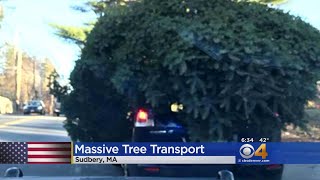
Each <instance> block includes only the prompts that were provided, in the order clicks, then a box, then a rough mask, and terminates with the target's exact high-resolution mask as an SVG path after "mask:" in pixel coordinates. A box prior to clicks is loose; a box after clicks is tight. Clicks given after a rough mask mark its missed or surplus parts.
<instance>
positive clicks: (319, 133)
mask: <svg viewBox="0 0 320 180" xmlns="http://www.w3.org/2000/svg"><path fill="white" fill-rule="evenodd" d="M305 112H306V114H305V118H306V120H308V124H307V125H306V129H301V128H294V127H293V126H292V125H288V126H287V130H286V131H283V132H282V141H283V142H320V109H306V110H305Z"/></svg>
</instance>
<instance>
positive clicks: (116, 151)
mask: <svg viewBox="0 0 320 180" xmlns="http://www.w3.org/2000/svg"><path fill="white" fill-rule="evenodd" d="M237 147H238V143H74V145H73V155H74V156H234V152H235V149H237Z"/></svg>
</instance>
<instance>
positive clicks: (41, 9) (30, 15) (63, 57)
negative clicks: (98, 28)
mask: <svg viewBox="0 0 320 180" xmlns="http://www.w3.org/2000/svg"><path fill="white" fill-rule="evenodd" d="M83 2H84V1H81V0H6V1H4V2H2V4H3V6H4V13H5V14H4V15H5V17H4V20H3V22H2V27H1V29H0V43H1V44H2V43H3V42H13V41H14V39H15V38H14V37H16V35H17V34H19V36H18V37H19V38H18V39H19V46H20V48H21V49H22V50H23V51H25V52H27V53H28V54H29V55H31V56H37V57H39V58H45V57H48V58H49V59H51V61H52V62H53V64H54V65H55V66H56V68H57V70H58V71H59V73H60V74H62V75H63V76H64V77H66V78H68V76H69V73H70V72H71V70H72V69H73V66H74V61H75V60H76V59H77V57H78V55H79V48H78V47H77V46H75V45H72V44H70V43H67V42H65V41H64V40H62V39H60V38H58V37H57V36H56V35H55V34H54V30H53V29H52V28H51V27H50V26H49V23H59V24H65V25H75V26H80V25H82V24H83V23H85V22H88V21H91V20H93V19H95V16H94V13H81V12H77V11H74V10H72V9H71V8H70V7H71V6H72V5H75V4H82V3H83Z"/></svg>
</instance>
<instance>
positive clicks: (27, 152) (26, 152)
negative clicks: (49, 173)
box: [0, 142, 71, 164]
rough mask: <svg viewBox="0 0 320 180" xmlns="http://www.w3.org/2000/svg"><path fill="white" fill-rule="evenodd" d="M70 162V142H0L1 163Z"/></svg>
mask: <svg viewBox="0 0 320 180" xmlns="http://www.w3.org/2000/svg"><path fill="white" fill-rule="evenodd" d="M70 163H71V143H70V142H0V164H70Z"/></svg>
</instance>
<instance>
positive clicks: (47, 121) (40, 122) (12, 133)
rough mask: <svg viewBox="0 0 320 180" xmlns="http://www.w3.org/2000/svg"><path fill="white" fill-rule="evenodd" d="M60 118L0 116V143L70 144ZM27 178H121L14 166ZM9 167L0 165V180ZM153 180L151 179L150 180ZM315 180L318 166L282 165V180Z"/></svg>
mask: <svg viewBox="0 0 320 180" xmlns="http://www.w3.org/2000/svg"><path fill="white" fill-rule="evenodd" d="M64 120H65V118H64V117H51V116H35V115H31V116H14V115H0V141H20V142H22V141H48V142H51V141H70V138H69V136H68V134H67V132H66V131H65V130H64V128H63V121H64ZM16 166H18V167H20V168H21V169H22V170H23V171H24V174H25V175H28V176H57V175H59V176H71V175H72V176H122V175H123V174H122V170H121V169H120V168H116V167H114V166H110V165H16ZM8 167H12V165H0V176H1V174H2V172H4V171H5V170H6V169H7V168H8ZM153 179H154V178H153ZM301 179H303V180H318V179H320V166H319V165H286V166H285V170H284V175H283V180H301Z"/></svg>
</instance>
